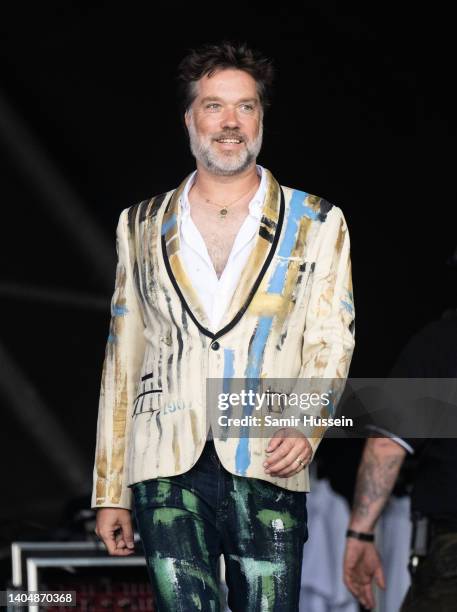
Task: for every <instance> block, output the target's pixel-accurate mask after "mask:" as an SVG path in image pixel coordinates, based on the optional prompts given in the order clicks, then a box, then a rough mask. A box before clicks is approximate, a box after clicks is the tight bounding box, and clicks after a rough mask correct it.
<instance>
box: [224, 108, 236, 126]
mask: <svg viewBox="0 0 457 612" xmlns="http://www.w3.org/2000/svg"><path fill="white" fill-rule="evenodd" d="M239 124H240V122H239V120H238V116H237V114H236V110H235V109H234V108H226V109H225V110H224V115H223V117H222V127H223V128H224V127H229V128H234V127H238V126H239Z"/></svg>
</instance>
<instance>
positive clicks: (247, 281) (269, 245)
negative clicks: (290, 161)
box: [216, 168, 285, 337]
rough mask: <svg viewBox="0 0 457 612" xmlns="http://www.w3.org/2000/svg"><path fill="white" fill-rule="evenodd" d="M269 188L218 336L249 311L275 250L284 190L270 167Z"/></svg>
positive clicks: (281, 219) (283, 206)
mask: <svg viewBox="0 0 457 612" xmlns="http://www.w3.org/2000/svg"><path fill="white" fill-rule="evenodd" d="M265 172H266V173H267V190H266V194H265V200H264V205H263V209H262V218H261V220H260V225H259V231H258V233H257V236H256V241H255V244H254V247H253V249H252V251H251V253H250V255H249V257H248V260H247V262H246V265H245V267H244V269H243V271H242V273H241V276H240V279H239V281H238V285H237V287H236V289H235V291H234V293H233V296H232V299H231V301H230V304H229V307H228V308H227V310H226V311H225V314H224V316H223V318H222V321H221V324H220V329H219V331H218V332H217V334H216V336H218V337H219V336H221V335H222V334H225V333H226V332H227V331H229V330H230V329H231V328H232V327H233V326H234V325H235V324H236V323H238V321H239V320H240V318H241V317H242V316H243V314H244V313H245V312H246V310H247V308H248V306H249V304H250V303H251V301H252V299H253V297H254V295H255V293H256V291H257V289H258V288H259V286H260V283H261V282H262V279H263V277H264V276H265V273H266V271H267V270H268V267H269V265H270V263H271V260H272V258H273V255H274V254H275V251H276V248H277V245H278V241H279V237H280V234H281V228H282V224H283V220H284V209H285V202H284V194H283V192H282V189H281V187H280V185H279V183H278V182H277V181H276V179H275V178H274V176H273V175H272V174H271V172H270V171H269V170H267V169H266V168H265Z"/></svg>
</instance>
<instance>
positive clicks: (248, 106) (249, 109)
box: [241, 104, 254, 112]
mask: <svg viewBox="0 0 457 612" xmlns="http://www.w3.org/2000/svg"><path fill="white" fill-rule="evenodd" d="M241 107H242V108H243V110H245V111H248V112H250V111H252V110H254V107H253V105H252V104H242V105H241Z"/></svg>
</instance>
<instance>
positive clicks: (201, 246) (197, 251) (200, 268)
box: [179, 164, 267, 332]
mask: <svg viewBox="0 0 457 612" xmlns="http://www.w3.org/2000/svg"><path fill="white" fill-rule="evenodd" d="M256 168H257V173H258V175H259V176H260V177H261V178H260V184H259V187H258V189H257V191H256V193H255V194H254V196H253V198H252V200H251V201H250V202H249V214H248V215H247V217H246V219H245V220H244V221H243V224H242V225H241V227H240V229H239V230H238V233H237V235H236V237H235V240H234V243H233V246H232V250H231V252H230V255H229V258H228V260H227V264H226V266H225V268H224V270H223V272H222V274H221V277H220V278H218V277H217V274H216V271H215V269H214V266H213V263H212V261H211V258H210V256H209V254H208V249H207V248H206V244H205V242H204V240H203V237H202V235H201V234H200V232H199V230H198V229H197V226H196V225H195V223H194V222H193V220H192V217H191V216H190V203H189V198H188V194H189V190H190V188H191V186H192V184H193V182H194V180H195V175H196V173H197V170H195V172H193V173H192V175H191V176H190V177H189V180H188V181H187V183H186V185H185V187H184V190H183V192H182V195H181V198H180V205H181V227H180V228H179V230H180V241H181V256H182V260H183V265H184V267H185V269H186V272H187V274H188V276H189V278H190V281H191V283H192V286H193V287H194V289H195V291H196V292H197V295H198V296H199V298H200V301H201V303H202V305H203V307H204V308H205V311H206V313H207V315H208V319H209V321H210V323H211V329H210V331H212V332H216V331H217V329H218V325H219V323H220V321H221V319H222V317H223V315H224V312H225V310H226V309H227V307H228V305H229V304H230V300H231V298H232V295H233V292H234V291H235V288H236V286H237V283H238V280H239V278H240V275H241V272H242V270H243V268H244V266H245V265H246V262H247V259H248V257H249V254H250V253H251V251H252V249H253V247H254V243H255V238H256V235H257V233H258V231H259V226H260V219H261V216H262V208H263V201H264V199H265V192H266V188H267V180H266V173H265V171H264V169H263V167H262V166H260V165H258V164H257V166H256ZM229 214H230V213H229ZM222 223H223V221H222Z"/></svg>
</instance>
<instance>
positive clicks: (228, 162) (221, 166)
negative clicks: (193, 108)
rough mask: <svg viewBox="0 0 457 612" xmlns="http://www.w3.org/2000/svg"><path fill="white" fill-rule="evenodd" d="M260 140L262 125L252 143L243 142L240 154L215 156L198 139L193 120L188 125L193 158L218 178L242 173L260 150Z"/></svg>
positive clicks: (208, 146) (208, 145)
mask: <svg viewBox="0 0 457 612" xmlns="http://www.w3.org/2000/svg"><path fill="white" fill-rule="evenodd" d="M262 138H263V123H260V128H259V133H258V135H257V137H256V138H255V139H254V140H253V141H252V142H249V143H246V142H245V143H244V144H245V148H244V149H243V151H242V152H241V153H240V154H238V155H233V156H223V155H219V154H217V153H216V152H215V151H214V150H213V148H212V145H211V144H210V143H207V142H203V141H202V140H201V139H200V137H199V136H198V134H197V132H196V130H195V126H194V122H193V120H191V121H190V124H189V144H190V150H191V151H192V154H193V156H194V157H195V159H196V160H197V161H199V162H200V163H201V164H202V165H203V166H204V168H206V170H208V172H211V173H212V174H216V175H218V176H233V175H235V174H240V173H242V172H244V170H246V168H248V167H249V166H250V165H251V164H252V163H253V162H255V160H256V159H257V156H258V154H259V153H260V149H261V148H262Z"/></svg>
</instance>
